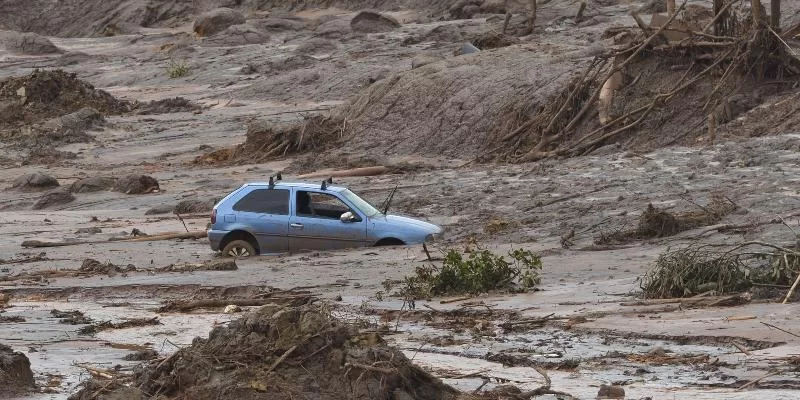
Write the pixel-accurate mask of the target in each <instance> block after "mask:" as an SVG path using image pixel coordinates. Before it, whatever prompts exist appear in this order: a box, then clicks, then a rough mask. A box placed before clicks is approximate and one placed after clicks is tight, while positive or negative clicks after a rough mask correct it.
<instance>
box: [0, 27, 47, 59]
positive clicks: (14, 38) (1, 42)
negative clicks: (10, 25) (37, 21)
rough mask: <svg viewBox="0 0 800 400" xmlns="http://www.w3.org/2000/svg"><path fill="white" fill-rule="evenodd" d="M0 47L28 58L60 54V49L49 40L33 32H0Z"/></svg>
mask: <svg viewBox="0 0 800 400" xmlns="http://www.w3.org/2000/svg"><path fill="white" fill-rule="evenodd" d="M0 47H3V48H5V49H6V50H8V51H10V52H12V53H16V54H22V55H30V56H37V55H42V54H59V53H61V49H59V48H58V47H56V45H54V44H53V42H51V41H50V39H48V38H46V37H44V36H40V35H37V34H35V33H33V32H16V31H4V32H0Z"/></svg>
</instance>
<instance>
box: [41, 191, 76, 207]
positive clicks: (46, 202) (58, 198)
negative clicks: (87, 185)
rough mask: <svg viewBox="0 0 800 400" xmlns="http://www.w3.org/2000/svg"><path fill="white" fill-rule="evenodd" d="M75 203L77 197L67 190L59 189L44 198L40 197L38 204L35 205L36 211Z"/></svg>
mask: <svg viewBox="0 0 800 400" xmlns="http://www.w3.org/2000/svg"><path fill="white" fill-rule="evenodd" d="M73 201H75V196H73V195H72V193H70V192H69V190H67V189H66V188H59V189H56V190H54V191H52V192H50V193H46V194H45V195H44V196H42V197H40V198H39V200H37V201H36V203H34V204H33V209H34V210H41V209H44V208H50V207H54V206H60V205H62V204H67V203H71V202H73Z"/></svg>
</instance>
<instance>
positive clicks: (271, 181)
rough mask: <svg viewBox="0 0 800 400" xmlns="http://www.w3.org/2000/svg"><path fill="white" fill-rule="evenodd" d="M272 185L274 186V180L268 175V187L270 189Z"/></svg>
mask: <svg viewBox="0 0 800 400" xmlns="http://www.w3.org/2000/svg"><path fill="white" fill-rule="evenodd" d="M273 187H275V181H274V180H273V179H272V177H271V176H270V177H269V188H270V189H272V188H273Z"/></svg>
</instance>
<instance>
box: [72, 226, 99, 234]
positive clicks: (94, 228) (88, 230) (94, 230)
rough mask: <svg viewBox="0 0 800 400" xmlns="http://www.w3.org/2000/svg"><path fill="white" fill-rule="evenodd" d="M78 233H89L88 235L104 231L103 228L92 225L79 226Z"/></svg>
mask: <svg viewBox="0 0 800 400" xmlns="http://www.w3.org/2000/svg"><path fill="white" fill-rule="evenodd" d="M75 233H76V234H88V235H95V234H98V233H103V230H102V229H101V228H99V227H97V226H92V227H89V228H78V229H77V230H76V231H75Z"/></svg>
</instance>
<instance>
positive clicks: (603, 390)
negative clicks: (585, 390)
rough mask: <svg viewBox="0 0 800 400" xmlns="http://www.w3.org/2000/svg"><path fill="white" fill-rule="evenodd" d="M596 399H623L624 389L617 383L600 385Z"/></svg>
mask: <svg viewBox="0 0 800 400" xmlns="http://www.w3.org/2000/svg"><path fill="white" fill-rule="evenodd" d="M597 398H598V399H624V398H625V389H623V388H622V386H618V385H600V390H598V391H597Z"/></svg>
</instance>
